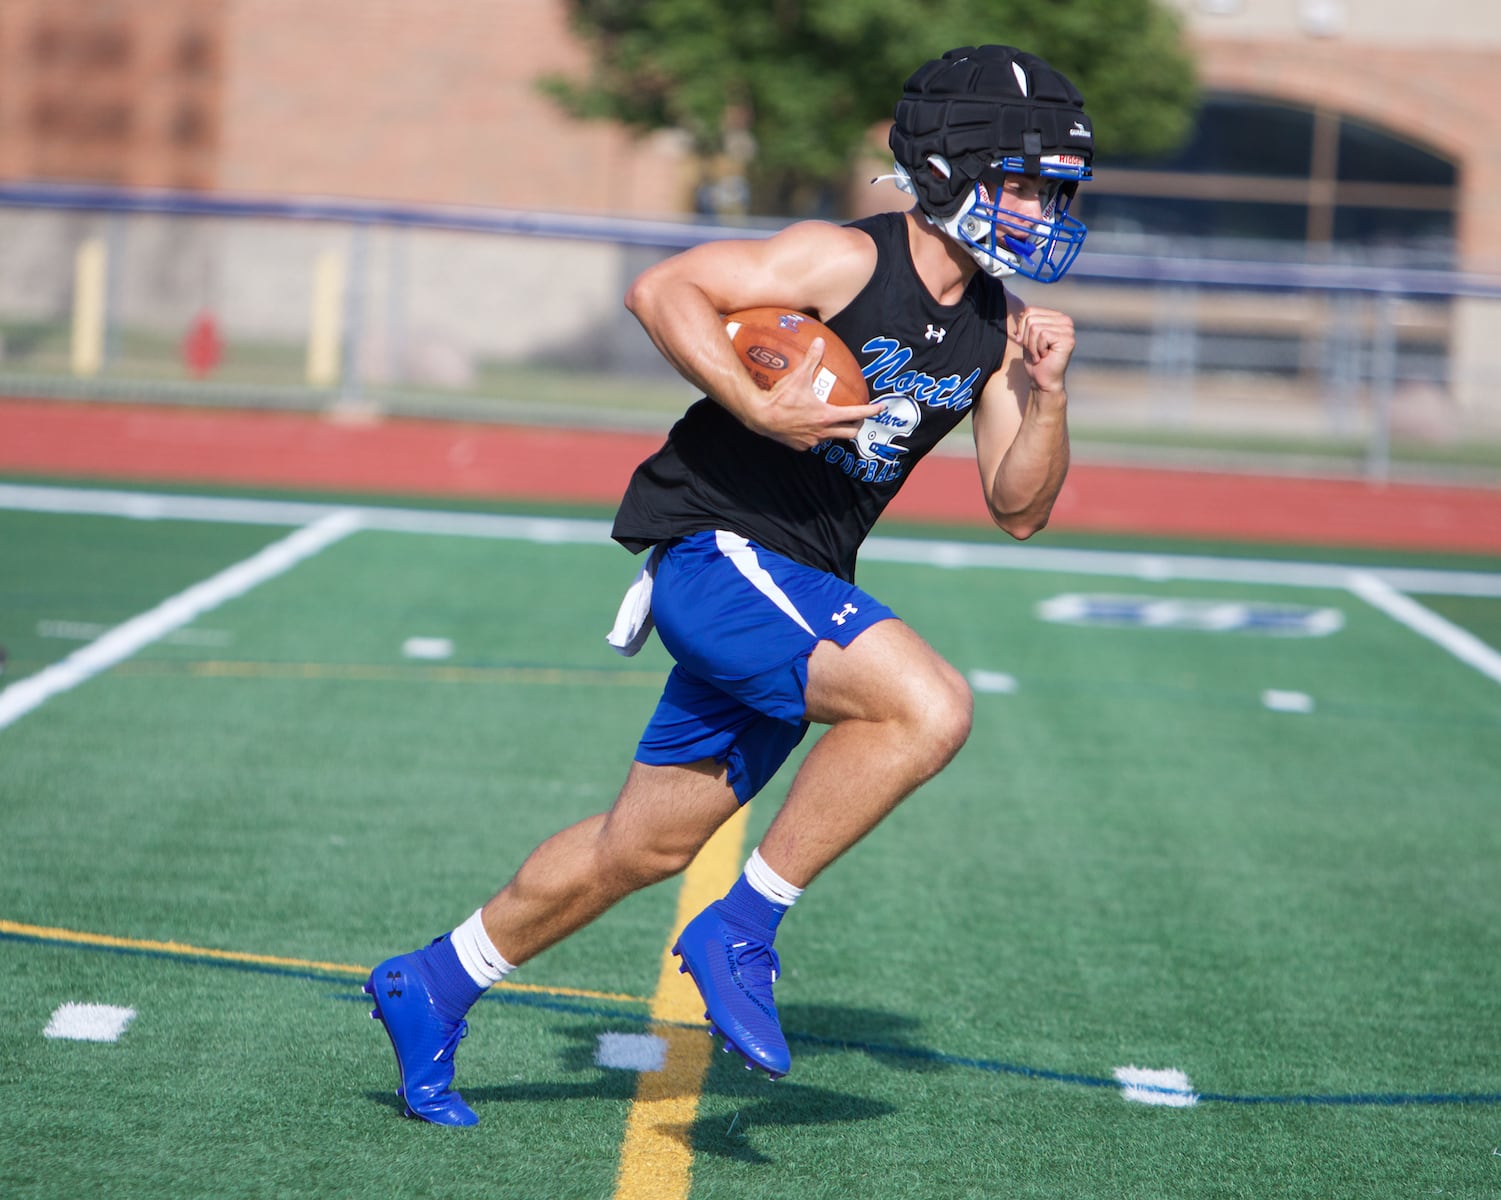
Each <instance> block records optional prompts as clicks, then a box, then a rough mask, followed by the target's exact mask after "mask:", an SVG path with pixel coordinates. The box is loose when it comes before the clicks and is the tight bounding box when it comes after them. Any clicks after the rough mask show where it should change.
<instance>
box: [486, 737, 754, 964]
mask: <svg viewBox="0 0 1501 1200" xmlns="http://www.w3.org/2000/svg"><path fill="white" fill-rule="evenodd" d="M726 776H727V771H726V766H725V764H724V763H716V762H714V761H713V760H712V759H706V760H703V761H700V762H695V763H689V764H686V765H681V766H679V765H662V766H658V765H651V764H647V763H642V762H633V763H632V764H631V770H630V774H629V776H628V777H627V779H626V782H625V786H624V787H623V788H622V789H621V792H620V795H619V797H618V798H617V799H616V801H615V804H614V806H613V807H612V808H611V809H610V811H609V812H607V813H602V814H600V815H599V816H594V817H589V818H587V819H586V820H583V821H580V822H579V823H578V824H577V825H574V826H571V827H570V828H568V829H565V830H563V831H562V832H561V833H557V834H555V835H553V836H552V837H551V838H549V839H548V840H547V841H545V842H543V843H542V844H541V845H540V846H538V847H537V849H535V850H534V851H532V853H531V855H530V856H528V858H527V860H526V861H525V862H524V863H523V864H522V865H521V869H520V870H519V871H517V872H516V875H515V877H514V878H513V879H512V880H511V881H510V882H509V883H508V884H506V886H505V887H504V888H502V889H501V890H500V891H499V892H498V893H497V894H496V895H495V897H494V898H493V899H492V900H490V902H489V903H488V904H486V905H485V906H484V908H483V909H482V910H481V911H482V913H483V914H484V916H483V920H484V927H485V932H486V933H487V934H488V935H489V937H490V940H491V941H492V942H493V943H494V945H495V947H496V948H497V949H498V950H499V951H500V953H502V954H504V955H505V957H506V958H507V959H508V960H509V961H510V962H511V963H513V964H514V965H516V966H520V965H521V964H522V963H524V962H526V961H527V959H529V958H532V957H533V956H535V955H537V954H539V953H541V952H542V951H543V950H545V949H547V947H549V946H551V945H553V944H554V943H556V942H558V941H561V940H562V939H563V938H565V937H567V936H568V935H569V934H570V933H573V932H574V931H575V930H578V929H581V928H583V927H584V926H585V925H587V924H588V923H589V922H591V921H593V920H594V919H595V918H596V917H597V916H599V915H600V914H601V913H603V912H604V911H605V910H607V909H609V908H610V907H611V906H613V905H614V904H616V903H617V902H618V901H620V900H621V899H623V898H624V897H626V896H628V895H630V894H631V893H632V892H634V891H637V890H639V889H641V888H643V887H646V886H648V885H649V884H653V883H657V882H660V881H661V880H663V879H668V878H670V877H671V876H673V875H676V874H677V873H678V872H680V871H682V870H683V869H684V868H686V867H687V866H688V864H689V863H691V862H692V861H693V856H694V855H695V854H697V853H698V852H699V850H700V849H702V848H703V845H704V843H705V842H707V841H708V840H709V838H710V837H711V836H712V835H713V833H714V831H715V830H716V829H718V828H719V827H720V826H721V825H722V824H724V822H725V821H727V820H728V819H729V818H730V816H731V815H733V813H734V812H735V810H736V808H738V807H739V801H738V800H737V799H736V797H735V793H734V790H733V789H732V787H731V786H730V783H729V781H728V779H727V777H726Z"/></svg>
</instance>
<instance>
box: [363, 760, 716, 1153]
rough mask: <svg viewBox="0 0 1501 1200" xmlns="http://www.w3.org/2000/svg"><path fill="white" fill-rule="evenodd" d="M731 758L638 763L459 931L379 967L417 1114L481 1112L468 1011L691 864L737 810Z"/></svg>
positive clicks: (461, 1118) (452, 1118)
mask: <svg viewBox="0 0 1501 1200" xmlns="http://www.w3.org/2000/svg"><path fill="white" fill-rule="evenodd" d="M737 804H738V801H737V799H736V796H735V792H734V790H733V788H732V787H731V785H730V783H729V781H728V779H727V771H726V767H725V765H724V764H723V763H715V762H713V761H712V760H710V761H705V762H696V763H688V764H683V765H648V764H645V763H641V762H636V763H633V764H632V765H631V770H630V773H629V775H628V776H627V778H626V782H625V786H624V787H623V788H622V789H621V791H620V795H619V796H618V797H617V799H616V801H615V804H614V806H613V807H612V808H611V809H610V811H609V812H608V813H602V814H599V815H598V816H593V817H589V818H586V819H585V820H583V821H580V822H578V823H577V824H575V825H573V826H571V827H569V828H568V829H565V830H563V831H562V832H560V833H558V834H555V835H554V836H553V837H551V838H549V839H548V840H547V841H545V842H543V843H542V844H541V845H540V846H538V847H537V849H536V850H534V851H533V852H532V853H531V854H530V855H529V856H528V857H527V859H526V861H525V862H524V863H523V864H522V866H521V869H520V870H519V871H517V873H516V875H515V877H514V878H513V879H512V880H511V881H510V882H509V883H508V884H506V886H505V887H504V888H502V889H501V890H500V892H498V893H497V894H496V895H495V896H494V897H493V898H492V899H491V900H490V901H489V903H487V904H486V905H485V906H484V907H483V908H482V909H480V910H479V911H477V912H476V913H475V914H474V915H473V916H472V917H470V918H469V920H467V921H465V922H464V923H463V924H462V925H460V926H459V927H458V928H457V929H455V930H454V931H453V932H452V933H450V934H445V935H443V936H442V937H440V938H437V939H435V940H434V941H433V942H432V943H430V944H429V945H427V946H425V947H423V948H422V949H420V950H414V951H412V952H410V953H407V954H401V955H397V956H396V957H395V958H391V959H388V960H386V961H385V962H383V963H381V964H380V966H378V967H376V968H375V970H374V971H373V972H371V975H370V979H369V980H368V982H367V983H366V984H365V991H366V992H367V993H368V994H369V995H370V997H371V999H372V1000H374V1001H375V1009H374V1011H372V1012H371V1014H370V1015H371V1016H372V1017H375V1018H376V1019H377V1020H379V1021H381V1022H382V1024H383V1025H384V1026H385V1029H386V1033H387V1034H388V1035H389V1036H390V1039H391V1045H392V1048H393V1049H394V1050H395V1052H396V1062H397V1067H398V1069H399V1071H400V1073H401V1088H400V1091H399V1092H398V1093H397V1094H398V1095H399V1096H400V1097H401V1098H402V1099H403V1100H404V1101H405V1103H406V1111H407V1114H408V1115H409V1116H414V1117H420V1118H422V1119H423V1120H426V1121H431V1122H433V1123H435V1124H440V1125H472V1124H474V1123H475V1122H476V1121H477V1120H478V1119H479V1118H478V1117H477V1116H476V1115H475V1114H474V1111H473V1110H472V1109H471V1108H470V1107H469V1106H468V1105H467V1104H466V1103H465V1102H464V1100H463V1098H462V1097H461V1096H460V1095H459V1093H458V1092H456V1091H454V1090H453V1076H454V1065H453V1058H454V1052H455V1051H456V1049H457V1047H458V1043H459V1041H460V1040H461V1039H462V1038H463V1037H464V1036H465V1034H466V1033H467V1031H468V1024H467V1022H466V1021H465V1019H464V1016H465V1014H466V1013H467V1012H468V1010H469V1008H470V1007H471V1006H472V1005H473V1004H474V1003H475V1001H477V1000H478V999H479V998H480V996H481V995H483V994H484V991H485V989H486V988H487V987H489V986H490V985H491V984H492V983H495V982H498V981H499V980H500V979H501V978H503V977H504V976H505V975H506V974H507V973H508V972H509V971H510V970H512V969H513V967H514V966H517V965H519V964H521V963H522V962H525V961H526V960H527V959H529V958H531V957H533V956H534V955H536V954H538V953H540V952H541V951H542V950H544V949H546V948H547V947H548V946H551V945H552V944H554V943H555V942H557V941H559V940H561V939H562V938H564V937H567V936H568V935H569V934H570V933H572V932H574V931H575V930H577V929H580V928H582V927H583V926H584V925H586V924H588V923H589V922H590V921H592V920H594V918H595V917H597V916H599V914H600V913H602V912H604V911H605V910H606V909H608V908H609V907H610V906H611V905H613V904H615V903H616V902H617V901H619V900H621V899H622V898H624V897H625V896H627V895H629V894H630V893H631V892H634V891H636V890H637V889H639V888H642V887H645V886H646V885H648V884H651V883H655V882H657V881H658V880H661V879H665V878H667V877H668V876H671V875H674V874H676V873H677V872H679V871H681V870H683V868H684V867H686V866H687V865H688V864H689V863H690V862H691V861H692V860H693V856H694V855H695V854H696V853H697V852H698V850H699V849H700V848H701V847H702V846H703V844H704V843H705V842H706V841H708V840H709V837H710V836H711V835H712V834H713V833H714V831H715V830H716V829H718V828H719V826H720V825H721V824H723V823H724V821H725V820H726V819H727V818H728V817H729V816H730V815H731V814H732V813H733V812H734V811H735V809H736V807H737Z"/></svg>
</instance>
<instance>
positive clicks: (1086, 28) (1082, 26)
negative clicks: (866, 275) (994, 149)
mask: <svg viewBox="0 0 1501 1200" xmlns="http://www.w3.org/2000/svg"><path fill="white" fill-rule="evenodd" d="M567 3H568V9H569V14H570V18H571V20H572V23H573V25H574V28H575V29H576V30H577V31H578V32H579V34H580V35H581V36H582V37H583V38H584V40H585V42H586V43H587V45H588V46H589V47H590V50H591V54H592V58H593V70H592V72H591V74H590V75H589V77H588V78H587V79H582V80H581V79H569V78H565V77H561V76H550V77H548V78H547V79H546V80H544V82H543V87H544V89H545V90H546V91H548V92H549V93H550V94H551V95H552V96H553V97H555V98H556V99H557V100H558V101H559V102H560V103H561V104H562V105H563V106H564V107H565V109H566V110H567V111H569V112H571V113H573V114H574V115H576V116H583V117H596V118H608V119H612V120H615V121H620V122H622V123H624V124H625V125H627V126H629V127H630V128H632V129H634V130H636V131H638V132H641V133H647V132H652V131H657V130H678V131H680V132H681V133H682V134H684V135H685V136H686V137H687V138H688V139H689V142H690V144H691V145H692V147H693V151H694V153H695V155H696V156H697V157H698V158H699V160H700V162H701V163H703V164H704V167H705V174H706V176H708V175H709V174H711V173H712V171H713V165H714V164H715V163H717V162H722V161H723V160H724V159H725V158H726V157H727V156H728V157H729V158H730V159H731V160H735V161H736V162H737V163H738V164H742V165H743V169H744V173H745V176H746V178H747V180H748V181H749V185H750V196H749V202H748V205H747V207H748V209H749V211H751V212H755V213H758V214H762V215H778V216H789V215H797V216H801V215H809V214H818V215H834V214H835V213H837V212H838V211H840V210H842V209H844V207H845V205H844V196H843V193H844V189H845V188H846V187H847V186H848V185H849V183H850V180H851V176H852V171H853V167H854V164H855V162H856V161H857V160H858V159H859V158H860V157H861V155H862V153H864V152H866V150H867V149H868V148H869V146H870V142H869V138H870V134H871V130H872V129H873V128H875V127H878V126H879V124H880V122H882V121H883V120H884V119H886V118H889V117H890V115H891V111H892V109H893V107H894V106H895V103H896V100H897V98H898V96H899V95H900V92H901V85H902V81H903V80H904V79H906V77H907V76H908V75H909V74H910V73H911V72H912V71H913V70H915V69H916V68H917V67H918V66H920V65H921V64H922V63H923V62H925V61H927V60H928V59H930V58H936V57H938V56H939V55H940V54H942V53H943V52H944V51H945V50H948V49H951V48H953V47H954V46H964V45H979V44H983V43H987V42H999V43H1003V44H1006V45H1013V46H1019V47H1021V48H1022V49H1025V50H1029V51H1031V52H1033V53H1035V54H1040V55H1041V56H1042V57H1043V58H1045V59H1047V60H1048V61H1049V62H1050V63H1052V64H1053V65H1054V66H1055V67H1057V68H1058V69H1059V70H1060V71H1062V72H1063V73H1064V74H1065V75H1067V76H1068V77H1069V78H1070V79H1072V80H1073V81H1074V83H1075V84H1076V85H1077V86H1078V87H1079V90H1080V91H1081V92H1083V94H1084V97H1085V102H1086V108H1087V109H1088V111H1089V113H1090V115H1091V118H1092V120H1093V122H1094V128H1095V145H1096V147H1097V150H1098V152H1099V153H1100V154H1101V155H1103V156H1105V157H1109V156H1111V155H1128V154H1129V155H1150V154H1152V153H1155V152H1160V151H1165V150H1168V149H1171V148H1172V147H1173V146H1174V145H1176V144H1177V143H1179V142H1180V141H1181V140H1182V138H1183V137H1184V136H1186V134H1187V132H1188V129H1189V124H1190V121H1191V120H1192V114H1193V107H1194V102H1195V97H1196V88H1195V81H1194V71H1193V64H1192V61H1191V59H1190V58H1189V56H1188V54H1187V51H1186V50H1185V48H1184V46H1183V44H1182V37H1181V31H1180V28H1179V25H1178V21H1177V18H1176V15H1175V14H1174V13H1173V12H1172V11H1171V10H1169V9H1167V8H1165V7H1163V5H1162V3H1161V2H1160V0H1031V2H1030V3H1022V2H1021V0H763V2H762V3H759V4H743V5H742V4H727V3H724V0H567Z"/></svg>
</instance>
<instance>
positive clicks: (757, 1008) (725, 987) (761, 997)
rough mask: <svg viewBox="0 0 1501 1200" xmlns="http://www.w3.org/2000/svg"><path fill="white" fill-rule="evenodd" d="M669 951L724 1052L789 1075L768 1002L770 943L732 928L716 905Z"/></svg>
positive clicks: (773, 966) (773, 957) (772, 966)
mask: <svg viewBox="0 0 1501 1200" xmlns="http://www.w3.org/2000/svg"><path fill="white" fill-rule="evenodd" d="M672 952H673V953H674V954H675V955H677V956H678V957H679V958H681V959H682V960H683V962H682V965H681V966H680V967H678V970H679V972H683V971H686V972H687V973H688V975H689V977H690V978H691V979H692V980H693V982H694V985H695V986H696V987H697V988H698V991H699V995H701V996H702V997H703V998H704V1004H705V1005H706V1006H707V1008H708V1011H707V1012H705V1013H704V1017H705V1018H706V1019H707V1020H708V1022H709V1025H710V1030H709V1031H710V1033H711V1034H712V1033H714V1032H715V1031H716V1030H717V1031H718V1032H719V1034H720V1036H722V1037H723V1038H724V1040H725V1047H724V1048H725V1050H726V1051H728V1050H729V1049H730V1048H731V1047H733V1048H734V1049H735V1050H737V1051H739V1053H740V1056H741V1057H742V1058H744V1059H745V1065H746V1066H747V1067H748V1068H756V1067H759V1068H760V1069H761V1070H763V1071H765V1072H766V1073H767V1074H768V1075H770V1076H771V1077H772V1078H773V1079H780V1078H781V1077H782V1076H783V1075H785V1074H787V1072H788V1071H790V1070H791V1069H792V1055H791V1053H790V1052H789V1051H788V1049H787V1039H786V1038H785V1037H783V1036H782V1026H781V1022H780V1021H779V1020H778V1019H777V1006H776V1003H775V1001H773V1000H772V997H771V985H772V984H773V983H775V982H776V980H777V975H778V973H779V972H780V971H781V962H780V961H779V960H778V958H777V952H776V951H775V950H773V949H772V948H771V943H770V942H767V941H763V940H761V939H760V938H758V937H756V936H754V935H753V934H748V933H746V932H744V931H743V930H741V929H739V928H738V927H736V926H735V925H733V924H731V923H730V922H729V921H727V920H726V919H725V916H724V914H723V912H722V911H721V910H720V907H719V905H718V904H717V903H716V904H711V905H709V907H708V908H706V909H704V911H703V912H701V913H699V914H698V916H696V917H694V918H693V920H691V921H689V922H688V926H687V928H686V929H684V930H683V932H682V933H681V934H680V935H679V936H678V940H677V944H676V945H675V946H673V948H672Z"/></svg>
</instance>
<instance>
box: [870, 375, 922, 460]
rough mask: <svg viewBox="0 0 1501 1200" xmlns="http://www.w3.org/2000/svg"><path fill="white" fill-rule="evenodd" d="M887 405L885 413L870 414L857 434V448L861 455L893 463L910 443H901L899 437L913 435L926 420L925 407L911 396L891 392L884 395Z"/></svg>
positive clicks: (882, 400)
mask: <svg viewBox="0 0 1501 1200" xmlns="http://www.w3.org/2000/svg"><path fill="white" fill-rule="evenodd" d="M879 399H880V401H881V402H884V403H885V405H886V410H885V411H884V412H881V413H878V414H877V415H876V416H874V417H866V418H865V423H864V424H863V425H861V426H860V432H859V433H857V434H856V435H855V449H857V450H858V451H859V452H860V457H861V458H866V459H874V460H876V461H878V462H893V461H895V460H896V459H898V458H900V457H901V456H902V455H904V454H906V453H907V447H906V446H898V445H897V444H896V443H897V439H898V438H907V437H910V436H911V435H912V433H913V431H914V430H915V429H916V428H917V423H918V422H919V421H921V420H922V409H920V408H918V406H917V401H916V400H914V399H912V397H911V396H903V395H901V394H900V393H898V392H890V393H888V394H887V395H884V396H881V397H880V398H879Z"/></svg>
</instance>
